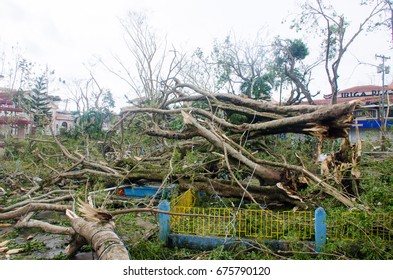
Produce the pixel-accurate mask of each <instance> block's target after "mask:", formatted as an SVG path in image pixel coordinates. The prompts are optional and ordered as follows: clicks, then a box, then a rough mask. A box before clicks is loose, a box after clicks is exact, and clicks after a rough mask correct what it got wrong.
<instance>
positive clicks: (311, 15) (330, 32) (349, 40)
mask: <svg viewBox="0 0 393 280" xmlns="http://www.w3.org/2000/svg"><path fill="white" fill-rule="evenodd" d="M325 3H326V1H323V0H313V1H307V2H306V3H304V4H302V6H301V8H302V12H301V14H300V16H298V17H297V18H296V19H295V20H294V21H293V27H295V28H296V29H297V30H298V31H300V30H306V31H307V33H311V32H315V34H319V36H320V37H321V38H322V42H321V46H322V56H323V58H324V62H325V71H326V74H327V78H328V81H329V84H330V88H331V94H332V99H331V100H332V104H336V103H337V93H338V90H339V88H338V78H339V67H340V64H341V61H342V58H343V57H344V54H345V53H346V52H347V51H348V49H349V47H350V46H351V45H352V44H353V42H354V41H355V40H356V39H357V38H358V37H359V35H360V34H361V33H362V32H366V31H372V30H375V29H376V28H378V27H379V26H381V25H382V24H383V23H384V22H386V18H387V17H389V18H390V9H389V6H388V1H386V0H370V1H367V0H362V1H360V3H359V4H360V6H361V7H363V8H365V9H367V15H366V16H365V17H364V18H363V19H362V20H361V21H360V22H359V25H358V27H354V28H353V30H352V31H351V29H350V27H351V24H350V21H349V19H348V18H347V17H346V16H345V15H344V14H340V13H338V12H337V11H336V10H335V9H334V7H333V6H332V5H329V4H325ZM387 12H389V13H387ZM349 32H352V33H349Z"/></svg>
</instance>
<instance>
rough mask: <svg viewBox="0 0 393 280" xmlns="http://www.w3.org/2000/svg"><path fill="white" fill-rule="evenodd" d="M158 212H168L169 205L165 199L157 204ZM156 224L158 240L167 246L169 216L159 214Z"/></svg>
mask: <svg viewBox="0 0 393 280" xmlns="http://www.w3.org/2000/svg"><path fill="white" fill-rule="evenodd" d="M158 210H161V211H165V212H169V210H170V204H169V202H168V200H166V199H165V200H163V201H161V202H160V204H158ZM158 223H159V226H160V229H159V239H160V241H162V242H164V243H165V244H167V242H168V237H169V215H168V214H163V213H159V214H158Z"/></svg>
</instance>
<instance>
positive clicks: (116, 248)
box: [66, 210, 130, 260]
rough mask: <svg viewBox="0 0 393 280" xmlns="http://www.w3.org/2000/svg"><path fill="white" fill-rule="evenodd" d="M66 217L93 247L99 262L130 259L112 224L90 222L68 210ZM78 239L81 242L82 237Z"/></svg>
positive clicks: (72, 251) (73, 251)
mask: <svg viewBox="0 0 393 280" xmlns="http://www.w3.org/2000/svg"><path fill="white" fill-rule="evenodd" d="M66 215H67V217H68V218H69V219H70V221H71V225H72V228H73V229H74V230H75V232H76V233H77V234H79V235H80V236H82V237H83V238H84V239H85V240H86V242H87V243H88V244H90V245H91V246H92V248H93V250H94V251H95V252H96V254H97V256H98V259H99V260H129V259H130V258H129V255H128V251H127V249H126V247H125V245H124V244H123V242H122V241H121V240H120V238H119V236H118V235H117V234H116V233H115V231H114V226H113V225H112V224H111V223H100V222H88V221H86V220H84V219H83V218H80V217H78V216H77V215H76V214H75V213H74V212H72V211H71V210H67V211H66ZM77 239H79V240H80V237H78V238H77ZM67 252H68V253H75V250H67Z"/></svg>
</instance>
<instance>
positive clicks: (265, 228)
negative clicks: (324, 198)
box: [170, 206, 393, 242]
mask: <svg viewBox="0 0 393 280" xmlns="http://www.w3.org/2000/svg"><path fill="white" fill-rule="evenodd" d="M171 211H172V212H176V213H186V214H193V215H192V216H175V215H172V216H171V220H170V228H171V231H172V232H173V233H181V234H191V235H200V236H211V235H212V236H233V237H250V238H262V239H296V240H313V239H314V212H313V211H280V212H276V211H270V210H247V209H230V208H198V207H186V206H172V207H171ZM327 237H328V239H329V240H359V239H365V238H370V237H378V238H380V239H381V240H382V241H386V242H392V241H393V213H374V214H370V215H367V214H364V213H359V212H332V213H329V212H328V213H327Z"/></svg>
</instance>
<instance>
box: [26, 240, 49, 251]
mask: <svg viewBox="0 0 393 280" xmlns="http://www.w3.org/2000/svg"><path fill="white" fill-rule="evenodd" d="M22 248H23V249H24V253H26V254H29V253H31V252H33V251H36V252H45V251H46V246H45V243H44V242H43V241H40V240H31V241H28V242H26V243H24V244H23V245H22Z"/></svg>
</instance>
